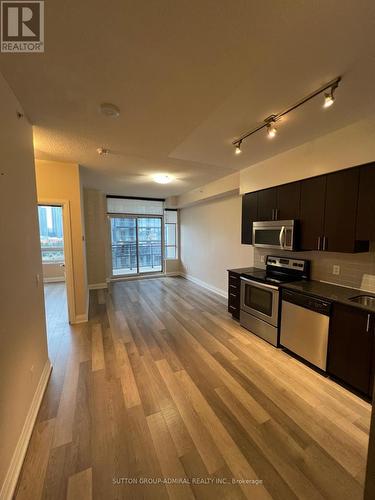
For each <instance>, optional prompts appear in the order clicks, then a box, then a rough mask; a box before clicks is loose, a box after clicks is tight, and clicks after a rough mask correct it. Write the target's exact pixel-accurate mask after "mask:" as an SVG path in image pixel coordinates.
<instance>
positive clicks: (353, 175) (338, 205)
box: [323, 168, 359, 252]
mask: <svg viewBox="0 0 375 500" xmlns="http://www.w3.org/2000/svg"><path fill="white" fill-rule="evenodd" d="M358 184H359V169H358V168H350V169H348V170H342V171H340V172H335V173H333V174H329V175H327V191H326V205H325V216H324V237H325V241H324V248H323V250H329V251H331V252H354V251H356V247H355V230H356V219H357V202H358Z"/></svg>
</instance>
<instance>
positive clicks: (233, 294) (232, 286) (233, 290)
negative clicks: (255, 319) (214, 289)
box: [228, 271, 241, 319]
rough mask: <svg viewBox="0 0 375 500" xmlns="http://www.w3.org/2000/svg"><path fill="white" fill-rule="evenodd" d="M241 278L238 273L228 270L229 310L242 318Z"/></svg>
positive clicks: (233, 314)
mask: <svg viewBox="0 0 375 500" xmlns="http://www.w3.org/2000/svg"><path fill="white" fill-rule="evenodd" d="M240 298H241V278H240V275H239V274H237V273H233V272H231V271H229V272H228V312H230V313H231V315H232V316H233V318H236V319H240Z"/></svg>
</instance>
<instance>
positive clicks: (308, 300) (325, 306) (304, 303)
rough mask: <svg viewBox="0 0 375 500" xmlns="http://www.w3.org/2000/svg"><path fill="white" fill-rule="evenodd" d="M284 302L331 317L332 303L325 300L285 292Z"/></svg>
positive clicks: (288, 291) (298, 293)
mask: <svg viewBox="0 0 375 500" xmlns="http://www.w3.org/2000/svg"><path fill="white" fill-rule="evenodd" d="M282 300H283V301H285V302H290V303H291V304H295V305H296V306H300V307H304V308H305V309H309V310H310V311H314V312H316V313H319V314H324V316H330V315H331V308H332V302H330V301H329V300H325V299H319V298H317V297H312V296H311V295H307V294H304V293H300V292H292V291H290V290H283V292H282Z"/></svg>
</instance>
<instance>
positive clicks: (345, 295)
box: [281, 280, 375, 312]
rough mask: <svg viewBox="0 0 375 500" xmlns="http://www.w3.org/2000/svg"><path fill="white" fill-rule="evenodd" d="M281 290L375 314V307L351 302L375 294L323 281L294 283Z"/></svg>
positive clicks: (282, 286) (284, 286) (283, 285)
mask: <svg viewBox="0 0 375 500" xmlns="http://www.w3.org/2000/svg"><path fill="white" fill-rule="evenodd" d="M281 288H285V289H287V290H291V291H295V292H301V293H305V294H306V295H310V296H312V297H317V298H319V299H326V300H330V301H332V302H340V303H341V304H346V305H348V306H352V307H357V308H359V309H362V310H364V311H368V312H375V307H374V306H372V307H371V306H364V305H362V304H358V303H357V302H352V301H351V300H349V298H351V297H357V296H358V295H370V296H371V297H375V294H374V293H370V292H365V291H364V290H358V289H357V288H346V287H344V286H339V285H333V284H330V283H323V282H321V281H313V280H307V281H294V282H292V283H284V284H282V285H281Z"/></svg>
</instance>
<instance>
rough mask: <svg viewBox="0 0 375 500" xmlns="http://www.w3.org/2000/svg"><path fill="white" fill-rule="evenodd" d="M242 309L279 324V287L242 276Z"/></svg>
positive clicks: (275, 324)
mask: <svg viewBox="0 0 375 500" xmlns="http://www.w3.org/2000/svg"><path fill="white" fill-rule="evenodd" d="M241 309H242V310H243V311H245V312H247V313H248V314H251V315H252V316H255V317H256V318H259V319H262V320H263V321H266V322H267V323H269V324H271V325H273V326H277V325H278V318H279V289H278V288H277V287H276V286H272V285H268V284H266V283H258V282H256V281H252V280H250V279H248V278H243V277H241Z"/></svg>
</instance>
